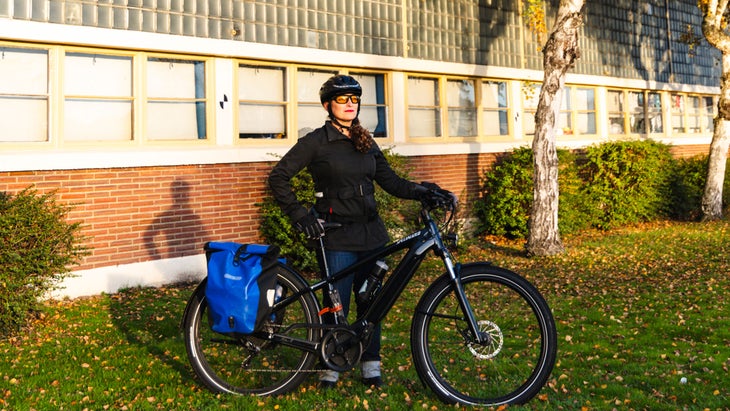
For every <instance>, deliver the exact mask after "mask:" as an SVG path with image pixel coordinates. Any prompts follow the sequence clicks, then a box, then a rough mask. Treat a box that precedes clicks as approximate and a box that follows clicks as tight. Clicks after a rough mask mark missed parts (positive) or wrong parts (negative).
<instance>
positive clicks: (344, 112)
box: [325, 94, 360, 125]
mask: <svg viewBox="0 0 730 411" xmlns="http://www.w3.org/2000/svg"><path fill="white" fill-rule="evenodd" d="M338 100H339V101H341V102H338ZM353 100H355V101H357V103H353V102H352V101H353ZM359 101H360V100H359V98H358V96H355V95H353V94H345V95H341V96H337V97H335V98H333V99H332V100H330V101H329V103H326V104H330V105H331V106H332V115H333V116H334V117H335V119H337V121H339V122H340V123H342V124H343V125H349V124H350V123H352V120H354V119H355V117H357V109H358V106H359V105H360V103H359ZM325 109H327V107H325Z"/></svg>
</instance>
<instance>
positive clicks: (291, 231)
mask: <svg viewBox="0 0 730 411" xmlns="http://www.w3.org/2000/svg"><path fill="white" fill-rule="evenodd" d="M383 154H384V155H385V158H386V159H387V160H388V163H389V164H390V166H391V168H392V169H393V170H394V171H395V172H396V174H398V175H400V176H401V177H403V178H406V179H410V177H409V172H410V170H409V168H408V163H407V158H406V157H404V156H401V155H398V154H396V153H394V152H393V151H392V150H391V149H384V150H383ZM290 183H291V185H292V190H293V191H294V194H295V195H296V197H297V200H299V201H300V202H301V203H302V204H304V205H305V207H311V206H313V205H314V201H315V198H314V182H313V181H312V176H311V175H310V174H309V172H308V171H306V170H303V171H301V172H300V173H299V174H297V175H296V176H294V177H293V178H292V179H291V181H290ZM375 199H376V201H377V203H378V212H379V213H380V216H381V218H382V219H383V222H384V223H385V227H386V228H387V229H388V232H389V233H390V235H391V236H392V237H397V236H399V235H402V234H403V233H405V232H407V231H410V230H411V229H413V228H415V218H416V215H417V211H418V208H417V204H416V202H415V201H401V200H400V199H398V198H396V197H393V196H391V195H390V194H388V193H386V192H385V191H384V190H383V189H381V188H380V187H378V186H377V184H376V187H375ZM259 206H260V207H261V215H262V220H261V225H260V226H259V231H260V232H261V236H262V237H263V239H264V241H265V242H266V243H268V244H277V245H278V246H279V247H280V248H281V252H282V255H285V256H286V258H287V261H288V262H289V263H290V264H291V265H292V266H294V267H296V268H298V269H299V270H302V271H304V272H310V273H311V272H317V270H318V268H317V258H316V255H315V253H314V249H313V248H312V247H311V245H310V244H309V241H308V240H307V239H306V237H305V236H304V235H303V234H302V233H300V232H299V231H298V230H297V229H296V228H294V226H293V225H292V222H291V221H289V217H287V216H286V215H285V214H284V212H283V211H281V208H280V207H279V206H278V204H277V203H276V201H275V200H274V198H273V197H272V196H271V194H270V193H268V194H267V196H266V197H265V198H264V199H263V201H262V202H261V203H260V204H259Z"/></svg>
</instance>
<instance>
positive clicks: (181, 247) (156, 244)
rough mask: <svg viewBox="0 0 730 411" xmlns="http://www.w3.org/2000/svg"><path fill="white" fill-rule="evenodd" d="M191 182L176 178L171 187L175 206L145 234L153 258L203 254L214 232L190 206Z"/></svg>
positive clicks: (153, 222)
mask: <svg viewBox="0 0 730 411" xmlns="http://www.w3.org/2000/svg"><path fill="white" fill-rule="evenodd" d="M190 192H191V188H190V183H188V182H186V181H184V180H182V179H176V180H175V181H174V182H173V183H172V184H171V186H170V196H171V205H170V208H169V209H167V210H166V211H164V212H163V213H161V214H159V215H157V216H156V217H155V219H154V220H152V223H151V224H150V226H149V227H148V228H147V231H146V232H145V235H144V243H145V248H146V249H147V253H148V254H149V256H150V259H151V260H159V259H164V258H175V257H183V256H187V255H194V254H200V253H202V252H203V244H205V243H206V242H207V241H209V238H210V235H209V234H208V232H207V231H206V229H205V226H204V224H203V220H202V219H201V218H200V217H198V215H196V214H195V211H194V210H193V208H192V207H191V206H190Z"/></svg>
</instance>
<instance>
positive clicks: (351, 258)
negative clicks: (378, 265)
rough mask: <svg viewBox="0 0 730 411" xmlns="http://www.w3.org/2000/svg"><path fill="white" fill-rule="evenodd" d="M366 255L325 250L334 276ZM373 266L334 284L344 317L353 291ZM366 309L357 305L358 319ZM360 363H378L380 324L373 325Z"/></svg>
mask: <svg viewBox="0 0 730 411" xmlns="http://www.w3.org/2000/svg"><path fill="white" fill-rule="evenodd" d="M366 254H369V252H357V251H337V250H327V265H328V267H329V269H330V273H332V274H334V273H336V272H338V271H340V270H342V269H344V268H347V267H349V266H351V265H352V264H354V263H355V262H356V261H358V259H360V257H362V256H364V255H366ZM373 266H374V264H373V265H372V266H371V265H368V266H366V267H364V268H363V269H362V270H359V271H358V272H355V273H354V275H348V276H346V277H344V278H342V279H340V280H339V281H337V282H336V283H335V288H336V289H337V292H338V293H339V294H340V299H341V300H342V308H343V309H344V312H345V316H347V314H348V313H349V312H350V300H351V297H352V294H353V289H354V291H355V292H357V291H358V290H359V289H360V287H361V286H362V283H363V282H364V281H365V279H366V278H368V275H369V274H370V271H371V270H372V269H373ZM367 308H368V307H367V306H365V307H361V306H359V305H358V307H357V316H358V318H359V317H360V316H361V315H363V314H365V311H367ZM361 361H380V323H378V324H375V328H374V329H373V335H372V338H371V339H370V344H368V346H367V347H366V348H365V351H364V352H363V354H362V358H361Z"/></svg>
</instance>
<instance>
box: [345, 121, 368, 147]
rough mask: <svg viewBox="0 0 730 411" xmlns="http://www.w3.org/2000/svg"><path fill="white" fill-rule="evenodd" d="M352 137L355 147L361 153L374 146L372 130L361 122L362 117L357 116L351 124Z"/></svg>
mask: <svg viewBox="0 0 730 411" xmlns="http://www.w3.org/2000/svg"><path fill="white" fill-rule="evenodd" d="M350 139H352V142H353V143H354V144H355V149H357V151H359V152H361V153H367V152H368V151H370V148H371V147H372V146H373V136H372V135H371V134H370V131H368V129H366V128H365V127H363V126H362V125H361V124H360V119H359V118H355V119H354V120H352V124H351V125H350Z"/></svg>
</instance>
